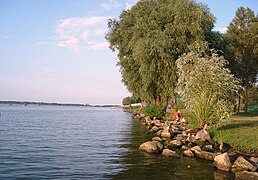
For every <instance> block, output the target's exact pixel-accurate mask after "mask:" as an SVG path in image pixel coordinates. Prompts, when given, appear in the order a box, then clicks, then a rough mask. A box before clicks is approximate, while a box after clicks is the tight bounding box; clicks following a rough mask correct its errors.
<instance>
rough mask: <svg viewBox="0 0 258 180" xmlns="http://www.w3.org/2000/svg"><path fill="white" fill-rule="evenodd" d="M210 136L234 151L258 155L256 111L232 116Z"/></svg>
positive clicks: (257, 117)
mask: <svg viewBox="0 0 258 180" xmlns="http://www.w3.org/2000/svg"><path fill="white" fill-rule="evenodd" d="M212 134H213V139H214V140H216V141H223V142H226V143H229V144H230V145H231V146H232V147H234V149H235V150H238V151H240V152H243V153H256V154H258V109H256V110H253V111H251V112H249V113H240V114H237V115H235V116H232V117H231V120H230V121H229V122H223V123H222V124H221V125H220V127H219V128H218V129H217V130H216V131H215V132H212Z"/></svg>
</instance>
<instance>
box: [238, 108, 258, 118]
mask: <svg viewBox="0 0 258 180" xmlns="http://www.w3.org/2000/svg"><path fill="white" fill-rule="evenodd" d="M235 116H239V117H246V116H248V117H255V116H258V108H255V109H252V110H249V112H239V113H236V114H235Z"/></svg>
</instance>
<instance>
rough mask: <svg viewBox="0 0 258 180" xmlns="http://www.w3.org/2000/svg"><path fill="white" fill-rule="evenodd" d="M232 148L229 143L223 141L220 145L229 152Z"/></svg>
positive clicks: (221, 148)
mask: <svg viewBox="0 0 258 180" xmlns="http://www.w3.org/2000/svg"><path fill="white" fill-rule="evenodd" d="M230 148H231V146H230V145H229V144H227V143H224V142H221V143H220V146H219V150H220V151H221V152H222V153H224V152H227V151H228V150H229V149H230Z"/></svg>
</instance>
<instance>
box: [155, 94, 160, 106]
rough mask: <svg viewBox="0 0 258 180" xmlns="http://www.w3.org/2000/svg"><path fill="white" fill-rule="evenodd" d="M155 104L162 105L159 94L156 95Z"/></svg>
mask: <svg viewBox="0 0 258 180" xmlns="http://www.w3.org/2000/svg"><path fill="white" fill-rule="evenodd" d="M155 105H157V106H159V105H160V97H159V95H157V96H156V100H155Z"/></svg>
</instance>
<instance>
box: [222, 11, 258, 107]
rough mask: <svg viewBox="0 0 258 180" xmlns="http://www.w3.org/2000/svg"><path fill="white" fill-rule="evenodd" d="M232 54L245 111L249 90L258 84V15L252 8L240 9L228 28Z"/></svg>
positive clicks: (232, 66)
mask: <svg viewBox="0 0 258 180" xmlns="http://www.w3.org/2000/svg"><path fill="white" fill-rule="evenodd" d="M226 35H227V37H228V38H229V39H230V44H229V50H230V53H231V54H232V60H231V62H232V63H231V65H230V67H231V69H232V70H233V73H234V74H235V75H236V76H237V77H238V78H239V79H240V80H241V86H242V89H243V98H244V103H245V111H247V104H248V94H247V91H248V89H249V88H250V87H251V86H252V85H253V84H254V83H255V82H256V77H257V73H258V15H256V16H255V13H254V12H253V11H252V10H251V9H250V8H243V7H240V8H238V10H237V11H236V14H235V17H234V19H233V20H232V22H231V23H230V25H229V26H228V30H227V33H226Z"/></svg>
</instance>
